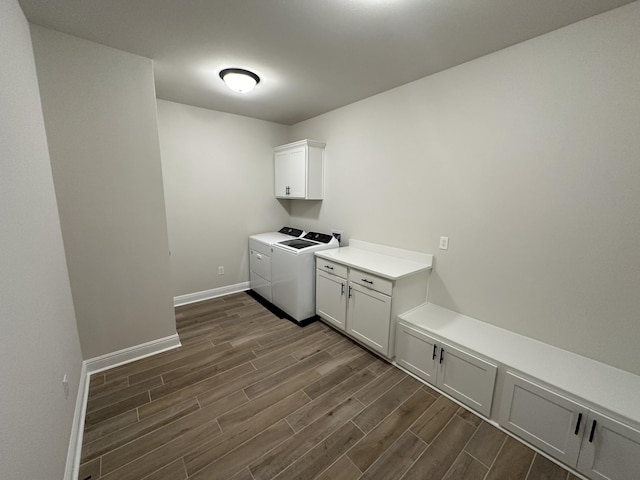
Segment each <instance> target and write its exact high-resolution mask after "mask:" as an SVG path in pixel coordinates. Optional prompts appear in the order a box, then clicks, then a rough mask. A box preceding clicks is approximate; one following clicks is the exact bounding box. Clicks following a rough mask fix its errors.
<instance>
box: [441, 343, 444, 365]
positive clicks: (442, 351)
mask: <svg viewBox="0 0 640 480" xmlns="http://www.w3.org/2000/svg"><path fill="white" fill-rule="evenodd" d="M443 356H444V348H442V347H440V363H442V357H443Z"/></svg>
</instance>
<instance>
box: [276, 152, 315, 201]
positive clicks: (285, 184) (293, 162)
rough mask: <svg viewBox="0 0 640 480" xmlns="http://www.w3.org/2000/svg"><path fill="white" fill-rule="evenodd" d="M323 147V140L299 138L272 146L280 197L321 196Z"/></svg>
mask: <svg viewBox="0 0 640 480" xmlns="http://www.w3.org/2000/svg"><path fill="white" fill-rule="evenodd" d="M324 147H325V144H324V143H321V142H316V141H314V140H300V141H299V142H294V143H289V144H287V145H281V146H279V147H276V148H274V149H273V159H274V184H275V196H276V197H277V198H292V199H296V198H297V199H302V200H322V197H323V191H324Z"/></svg>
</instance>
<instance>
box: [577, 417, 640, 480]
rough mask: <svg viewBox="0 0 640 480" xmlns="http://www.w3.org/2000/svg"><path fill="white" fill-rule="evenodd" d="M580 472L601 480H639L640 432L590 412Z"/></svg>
mask: <svg viewBox="0 0 640 480" xmlns="http://www.w3.org/2000/svg"><path fill="white" fill-rule="evenodd" d="M577 469H578V471H579V472H582V473H584V474H585V475H586V476H587V477H589V478H594V479H599V480H632V479H636V478H638V475H639V474H640V431H638V430H636V429H634V428H631V427H630V426H628V425H624V424H622V423H620V422H617V421H615V420H613V419H611V418H609V417H606V416H605V415H602V414H601V413H598V412H596V411H594V410H591V412H589V418H588V420H587V421H586V422H585V431H584V436H583V439H582V448H581V449H580V458H579V459H578V468H577Z"/></svg>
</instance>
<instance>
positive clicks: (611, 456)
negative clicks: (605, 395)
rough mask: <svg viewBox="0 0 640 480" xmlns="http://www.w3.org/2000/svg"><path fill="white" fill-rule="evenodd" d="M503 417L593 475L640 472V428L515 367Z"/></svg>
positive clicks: (620, 477)
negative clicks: (553, 387)
mask: <svg viewBox="0 0 640 480" xmlns="http://www.w3.org/2000/svg"><path fill="white" fill-rule="evenodd" d="M499 422H500V425H502V426H503V427H504V428H506V429H507V430H509V431H511V432H513V433H515V434H516V435H517V436H519V437H521V438H522V439H524V440H526V441H528V442H529V443H531V444H532V445H534V446H536V447H538V448H540V449H541V450H542V451H544V452H546V453H548V454H549V455H551V456H552V457H554V458H556V459H558V460H560V461H561V462H562V463H564V464H566V465H568V466H569V467H572V468H575V469H576V470H578V471H579V472H581V473H583V474H584V475H585V476H587V477H588V478H592V479H598V480H632V479H636V478H639V477H638V475H639V474H640V473H639V472H640V431H638V430H636V429H634V428H632V427H631V426H629V425H625V424H623V423H621V422H618V421H616V420H614V419H612V418H609V417H608V416H606V415H604V414H602V413H600V412H598V411H596V410H594V409H589V408H588V407H587V406H585V405H582V404H581V403H579V402H577V401H575V400H573V399H571V398H568V397H566V396H564V395H562V394H560V393H559V392H556V391H554V390H553V389H550V388H547V387H545V386H542V385H539V384H537V383H535V382H533V381H531V380H528V379H526V378H524V377H522V376H520V375H517V374H515V373H513V372H506V374H505V380H504V386H503V396H502V402H501V409H500V415H499Z"/></svg>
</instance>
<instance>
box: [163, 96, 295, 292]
mask: <svg viewBox="0 0 640 480" xmlns="http://www.w3.org/2000/svg"><path fill="white" fill-rule="evenodd" d="M158 122H159V125H160V148H161V151H162V170H163V173H164V174H163V177H164V188H165V197H166V206H167V224H168V228H169V243H170V246H171V267H172V269H171V274H172V280H173V295H174V296H175V297H178V296H180V295H184V294H191V293H196V292H202V291H206V290H212V289H216V288H220V287H224V286H229V285H237V284H239V283H243V282H248V281H249V255H248V238H249V235H252V234H254V233H259V232H268V231H274V230H278V229H279V228H280V227H282V226H283V225H286V224H287V223H288V221H289V211H288V205H287V203H288V201H284V202H280V201H278V200H276V198H275V197H274V196H273V147H274V146H276V145H280V144H283V143H286V134H287V131H288V128H287V127H285V126H284V125H280V124H277V123H273V122H266V121H264V120H256V119H253V118H248V117H243V116H240V115H232V114H229V113H222V112H216V111H213V110H206V109H203V108H197V107H191V106H188V105H182V104H179V103H174V102H168V101H166V100H158ZM218 266H224V269H225V270H224V275H219V274H218Z"/></svg>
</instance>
